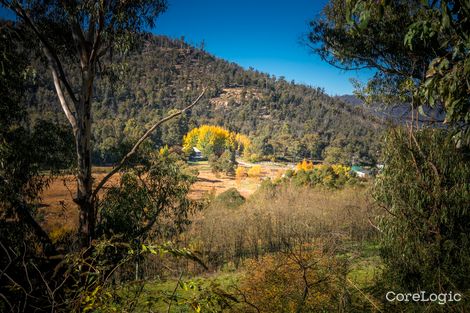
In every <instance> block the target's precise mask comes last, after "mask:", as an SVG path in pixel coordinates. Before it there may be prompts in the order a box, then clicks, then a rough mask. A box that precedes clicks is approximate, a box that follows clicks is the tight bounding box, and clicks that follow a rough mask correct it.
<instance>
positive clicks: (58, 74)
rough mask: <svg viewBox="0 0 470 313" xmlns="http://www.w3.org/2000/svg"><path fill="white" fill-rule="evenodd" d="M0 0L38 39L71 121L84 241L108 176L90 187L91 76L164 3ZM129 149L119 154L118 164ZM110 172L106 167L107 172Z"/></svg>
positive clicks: (146, 24)
mask: <svg viewBox="0 0 470 313" xmlns="http://www.w3.org/2000/svg"><path fill="white" fill-rule="evenodd" d="M0 3H1V4H2V5H3V6H5V7H6V8H8V9H10V10H12V11H13V12H14V13H15V14H16V16H17V18H18V20H19V21H20V22H21V23H22V26H23V27H24V28H23V29H27V30H28V31H30V32H31V35H32V38H34V40H37V41H38V43H39V46H40V49H41V51H42V54H43V55H44V57H45V58H46V60H47V64H48V67H49V70H50V73H51V74H52V80H53V83H54V87H55V92H56V94H57V97H58V99H59V103H60V106H61V108H62V110H63V112H64V114H65V116H66V118H67V120H68V122H69V123H70V125H71V127H72V131H73V135H74V138H75V146H76V155H77V192H76V196H75V198H74V201H75V203H77V205H78V207H79V234H80V240H81V246H83V247H86V246H88V245H89V244H90V243H91V240H92V239H93V238H94V236H95V226H96V225H95V221H96V215H97V212H96V209H95V202H96V198H97V195H98V191H99V189H101V188H102V187H103V185H104V184H105V183H106V181H107V180H108V179H109V178H110V176H107V177H106V178H105V179H104V181H102V182H100V183H99V184H98V187H97V188H96V189H95V190H93V177H92V164H91V152H92V146H91V134H92V131H91V130H92V102H93V90H94V88H93V87H94V82H95V78H96V76H97V73H98V72H99V69H100V68H101V66H102V63H103V58H104V57H105V56H109V57H112V55H113V54H114V53H116V51H119V50H120V51H128V50H129V49H130V48H131V47H132V45H133V43H135V42H136V39H137V38H138V36H139V35H141V34H142V31H143V30H144V29H145V28H147V27H148V28H151V27H154V25H155V20H156V18H157V17H158V16H159V15H160V14H161V13H162V12H164V10H165V9H166V1H165V0H131V1H115V0H87V1H40V0H33V1H17V0H0ZM70 65H71V66H70ZM72 71H75V73H78V74H79V78H80V79H79V81H78V82H74V81H72V80H71V79H70V77H72V75H71V72H72ZM177 113H178V112H177ZM179 114H181V111H180V112H179ZM179 114H176V115H175V114H172V115H171V116H172V117H174V116H177V115H179ZM166 120H167V119H166V118H165V119H163V120H162V121H160V122H164V121H166ZM160 122H158V123H157V124H156V125H154V127H152V128H151V130H152V131H153V130H154V129H155V128H156V127H158V126H159V125H160V124H161V123H160ZM148 136H149V132H147V133H146V134H145V135H144V136H143V137H142V138H141V140H139V141H138V142H137V144H136V145H135V146H134V148H133V149H132V150H131V152H130V155H132V154H133V153H135V151H136V150H137V148H138V147H139V146H140V144H141V143H142V142H143V141H144V140H145V139H146V138H147V137H148ZM130 155H126V157H124V159H123V160H122V162H121V163H120V164H119V165H118V166H117V168H118V169H119V168H121V166H122V165H123V163H124V162H126V161H127V160H128V159H129V157H130ZM116 172H117V170H114V171H112V175H114V174H115V173H116Z"/></svg>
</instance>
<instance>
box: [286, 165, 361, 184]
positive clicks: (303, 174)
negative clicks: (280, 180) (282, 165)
mask: <svg viewBox="0 0 470 313" xmlns="http://www.w3.org/2000/svg"><path fill="white" fill-rule="evenodd" d="M284 180H286V181H292V182H293V183H295V184H296V185H299V186H310V187H315V186H325V187H328V188H343V187H345V186H347V185H354V184H356V183H357V179H356V177H355V175H354V174H353V173H352V172H351V168H350V167H348V166H343V165H338V164H335V165H328V164H317V165H313V164H312V163H308V162H306V161H305V160H304V161H303V162H301V163H299V164H298V165H297V168H296V171H289V172H286V174H285V175H284Z"/></svg>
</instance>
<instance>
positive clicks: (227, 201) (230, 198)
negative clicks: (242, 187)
mask: <svg viewBox="0 0 470 313" xmlns="http://www.w3.org/2000/svg"><path fill="white" fill-rule="evenodd" d="M243 203H245V198H244V197H243V196H242V195H241V194H240V192H238V190H237V189H236V188H230V189H228V190H226V191H224V192H222V193H221V194H220V195H218V196H217V197H216V198H215V199H214V201H213V202H212V206H213V207H215V208H227V209H236V208H238V207H240V206H241V205H242V204H243Z"/></svg>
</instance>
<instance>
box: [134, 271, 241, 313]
mask: <svg viewBox="0 0 470 313" xmlns="http://www.w3.org/2000/svg"><path fill="white" fill-rule="evenodd" d="M240 277H241V273H239V272H234V273H220V274H216V275H211V276H198V277H193V278H191V277H183V278H182V279H181V280H178V279H170V280H167V281H153V282H147V283H146V284H145V286H144V288H143V290H142V293H141V294H140V297H139V299H138V303H137V306H136V311H137V312H167V310H168V307H169V306H170V302H171V307H170V312H175V313H176V312H193V311H194V306H195V305H196V303H201V304H204V303H205V302H207V301H210V299H208V297H210V296H213V294H216V293H217V292H224V291H227V290H230V289H231V287H232V286H234V285H236V284H237V283H238V281H239V279H240ZM214 292H215V293H214ZM129 296H131V295H129Z"/></svg>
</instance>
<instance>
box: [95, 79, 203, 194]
mask: <svg viewBox="0 0 470 313" xmlns="http://www.w3.org/2000/svg"><path fill="white" fill-rule="evenodd" d="M205 92H206V89H205V88H204V89H203V90H202V92H201V94H200V95H199V96H198V97H197V98H196V100H194V101H193V103H191V104H190V105H188V106H187V107H186V108H184V109H182V110H180V111H178V112H175V113H173V114H171V115H168V116H167V117H165V118H163V119H161V120H160V121H158V122H157V123H155V124H154V125H153V126H152V127H150V128H149V129H148V130H147V131H146V132H145V134H144V135H143V136H142V137H140V139H139V140H138V141H137V142H136V144H135V145H134V146H133V147H132V149H131V150H130V151H129V152H128V153H127V154H126V155H125V156H124V157H123V158H122V160H121V162H119V163H118V165H116V166H115V167H114V168H113V169H112V170H111V171H110V172H109V173H108V174H107V175H106V176H105V177H103V179H102V180H101V181H100V182H99V184H98V185H97V186H96V188H95V190H94V191H93V194H92V199H93V200H94V199H95V198H96V196H97V195H98V192H99V191H100V190H101V188H103V186H104V185H105V184H106V182H107V181H108V180H109V179H110V178H111V177H113V176H114V175H115V174H116V173H117V172H118V171H119V170H120V169H121V168H122V167H123V166H124V164H125V163H126V162H127V161H128V160H129V159H130V158H131V157H132V156H133V155H134V154H135V152H136V151H137V149H138V148H139V147H140V145H141V144H142V143H143V142H144V141H145V139H147V138H148V137H149V136H150V135H151V134H152V132H153V131H154V130H155V129H157V127H159V126H160V125H161V124H163V123H165V122H166V121H169V120H171V119H173V118H175V117H177V116H179V115H181V114H183V113H184V112H186V111H187V110H189V109H191V108H192V107H193V106H195V105H196V103H198V102H199V100H200V99H201V98H202V96H203V95H204V93H205Z"/></svg>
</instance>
